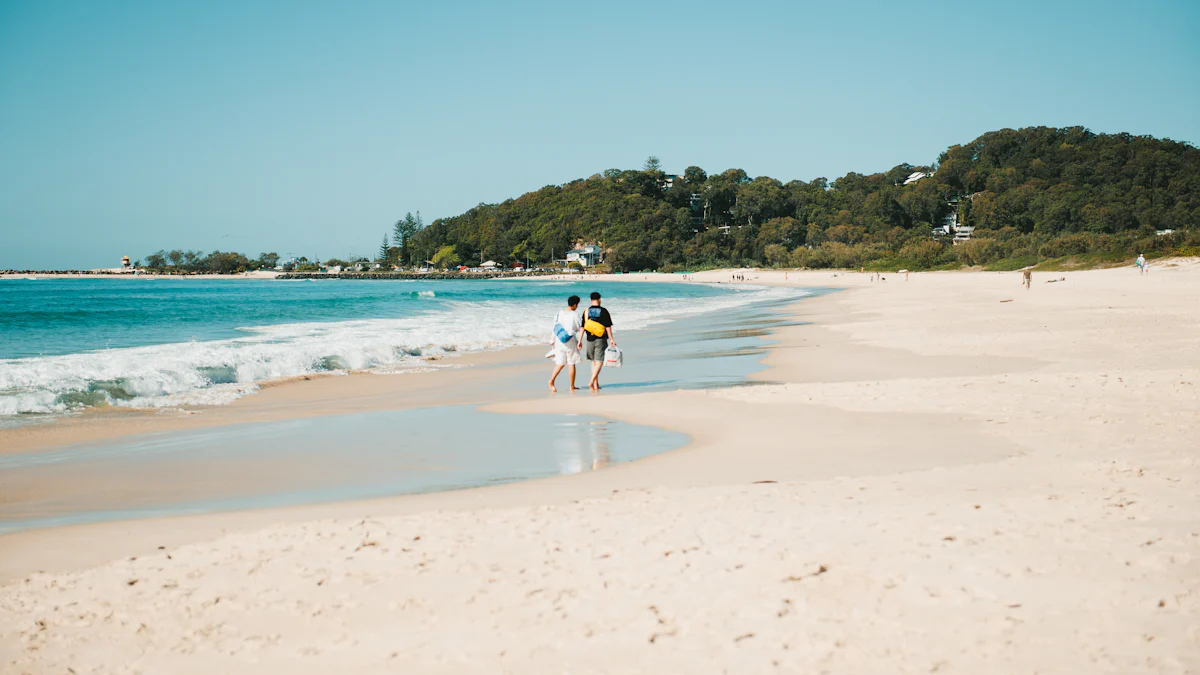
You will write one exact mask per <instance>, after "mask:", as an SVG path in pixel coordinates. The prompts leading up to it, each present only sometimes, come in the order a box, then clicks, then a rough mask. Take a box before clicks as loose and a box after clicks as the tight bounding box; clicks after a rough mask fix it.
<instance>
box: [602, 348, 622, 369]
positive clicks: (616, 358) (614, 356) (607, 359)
mask: <svg viewBox="0 0 1200 675" xmlns="http://www.w3.org/2000/svg"><path fill="white" fill-rule="evenodd" d="M624 360H625V355H624V354H623V353H622V352H621V349H620V347H617V346H616V345H612V346H610V347H609V348H608V349H605V350H604V365H605V366H608V367H609V368H620V367H621V362H622V361H624Z"/></svg>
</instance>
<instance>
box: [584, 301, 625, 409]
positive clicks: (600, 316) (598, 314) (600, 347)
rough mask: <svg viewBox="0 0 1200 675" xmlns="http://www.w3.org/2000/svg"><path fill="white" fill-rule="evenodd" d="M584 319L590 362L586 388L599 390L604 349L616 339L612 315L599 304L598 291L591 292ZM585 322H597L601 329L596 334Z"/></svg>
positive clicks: (614, 344)
mask: <svg viewBox="0 0 1200 675" xmlns="http://www.w3.org/2000/svg"><path fill="white" fill-rule="evenodd" d="M584 319H585V323H584V327H585V328H584V333H585V334H586V335H587V359H588V361H591V362H592V379H591V381H589V382H588V388H589V389H591V390H592V391H600V371H601V370H603V369H604V350H606V349H608V344H609V342H612V344H613V346H614V347H615V346H616V344H617V339H616V338H615V337H613V329H612V325H613V324H612V317H611V316H609V314H608V310H607V309H606V308H604V307H601V306H600V294H599V293H592V306H591V307H588V308H587V312H585V313H584ZM587 322H595V324H599V326H600V328H603V331H602V332H601V333H600V334H599V335H596V334H595V333H593V332H592V331H591V330H588V329H587V326H588V325H589V324H588V323H587ZM595 329H596V328H595V325H593V330H595Z"/></svg>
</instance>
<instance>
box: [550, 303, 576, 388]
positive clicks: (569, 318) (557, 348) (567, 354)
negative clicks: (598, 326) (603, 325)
mask: <svg viewBox="0 0 1200 675" xmlns="http://www.w3.org/2000/svg"><path fill="white" fill-rule="evenodd" d="M577 309H579V296H578V295H572V296H571V297H569V298H567V308H566V309H563V310H559V312H558V314H557V315H555V317H554V327H553V328H552V329H551V330H550V340H551V342H552V344H553V345H554V346H553V347H551V355H552V356H553V357H554V372H553V373H551V374H550V391H551V393H553V392H556V391H558V389H557V388H556V387H555V386H554V381H555V380H557V379H558V374H559V373H561V372H562V369H563V367H567V377H568V378H570V380H571V391H574V390H576V389H578V387H576V386H575V366H577V365H579V350H580V348H581V347H582V346H583V343H582V342H581V341H580V340H581V339H582V337H583V336H582V333H583V322H582V321H580V319H579V313H578V312H577V311H576V310H577Z"/></svg>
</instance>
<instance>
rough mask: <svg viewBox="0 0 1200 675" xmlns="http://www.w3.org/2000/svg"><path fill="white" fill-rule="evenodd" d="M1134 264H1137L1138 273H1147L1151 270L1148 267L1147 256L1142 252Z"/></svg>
mask: <svg viewBox="0 0 1200 675" xmlns="http://www.w3.org/2000/svg"><path fill="white" fill-rule="evenodd" d="M1134 264H1135V265H1137V268H1138V274H1146V273H1148V272H1149V271H1150V270H1148V269H1146V256H1144V255H1142V254H1141V253H1139V254H1138V257H1137V260H1135V261H1134Z"/></svg>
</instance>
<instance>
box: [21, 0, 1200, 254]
mask: <svg viewBox="0 0 1200 675" xmlns="http://www.w3.org/2000/svg"><path fill="white" fill-rule="evenodd" d="M985 5H986V6H985ZM1198 36H1200V2H1196V1H1195V0H1188V1H1180V2H1153V1H1151V2H1103V1H1099V0H1098V1H1095V2H1056V1H1052V0H1042V1H1039V2H994V3H982V2H946V3H930V2H917V1H911V2H905V1H902V0H888V1H886V2H844V3H843V2H820V3H806V2H728V1H727V2H722V3H705V2H696V1H692V2H667V1H662V2H628V3H627V2H615V1H609V2H596V3H577V2H544V3H542V2H512V3H463V2H421V3H411V2H409V3H406V2H339V3H334V2H320V3H319V2H290V1H289V2H266V1H253V2H219V1H206V2H184V1H182V0H181V1H179V2H119V1H108V2H68V1H65V0H64V1H61V2H57V1H56V2H38V1H36V0H29V1H26V2H18V1H15V0H0V233H2V242H0V268H6V267H7V268H13V267H15V268H63V267H95V266H110V265H114V264H116V262H117V259H118V258H119V257H120V256H121V255H123V254H129V255H131V256H134V257H135V258H136V257H143V256H145V255H146V254H148V253H151V252H153V251H154V250H157V249H159V248H168V249H170V248H196V249H202V250H204V251H211V250H213V249H215V248H220V249H222V250H230V249H232V250H238V251H242V252H244V253H248V254H250V255H252V256H253V255H257V254H258V253H259V252H261V251H264V250H273V251H278V252H279V253H281V254H288V253H294V254H298V255H307V256H309V257H310V258H311V257H313V256H320V257H321V258H328V257H333V256H338V257H341V256H346V255H348V254H351V253H363V254H370V253H371V252H373V251H375V250H376V249H377V248H378V245H379V240H380V239H381V238H382V236H383V233H384V232H385V231H388V230H389V228H390V226H391V223H392V222H394V221H395V220H396V219H397V218H398V217H400V216H402V215H403V214H404V213H405V212H406V211H416V210H418V209H419V210H420V211H421V213H422V215H423V216H424V218H425V220H426V221H427V222H428V221H431V220H433V219H434V218H436V217H439V216H449V215H454V214H458V213H461V212H462V211H464V210H465V209H467V208H469V207H471V206H473V205H475V204H477V203H479V202H495V201H501V200H503V199H506V198H508V197H515V196H518V195H520V194H521V193H523V192H527V191H529V190H534V189H537V188H539V187H542V186H544V185H547V184H552V183H564V182H566V181H569V180H572V179H574V178H577V177H582V176H588V175H590V174H592V173H596V172H598V171H602V170H603V169H606V168H610V167H619V168H633V167H640V165H641V164H642V162H643V160H644V159H645V158H646V156H647V155H652V154H653V155H657V156H659V157H660V158H661V159H662V161H663V164H664V168H665V169H667V170H668V171H670V172H680V171H682V170H683V169H684V168H685V167H686V166H688V165H690V164H696V165H699V166H701V167H703V168H704V169H706V170H708V171H709V172H713V171H722V170H724V169H727V168H731V167H738V168H742V169H745V170H746V171H747V172H748V173H749V174H750V175H752V176H758V175H770V176H774V177H776V178H779V179H781V180H784V181H786V180H790V179H793V178H799V179H804V180H809V179H812V178H814V177H816V176H827V177H830V178H833V177H836V176H839V175H842V174H844V173H845V172H847V171H852V170H853V171H859V172H863V173H873V172H876V171H882V170H886V169H888V168H891V167H892V166H895V165H896V164H899V163H901V162H910V163H913V164H927V163H931V162H933V161H934V160H935V159H936V158H937V155H938V154H939V153H940V152H941V151H942V150H943V149H945V148H946V147H947V146H948V145H951V144H954V143H962V142H966V141H969V140H971V139H973V138H975V137H976V136H978V135H979V134H981V133H983V132H986V131H989V130H993V129H998V128H1003V127H1021V126H1029V125H1048V126H1070V125H1084V126H1087V127H1089V128H1091V129H1092V130H1094V131H1099V132H1119V131H1128V132H1132V133H1135V134H1150V135H1154V136H1159V137H1169V138H1173V139H1176V140H1184V141H1189V142H1192V143H1197V142H1198V141H1200V37H1198Z"/></svg>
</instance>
